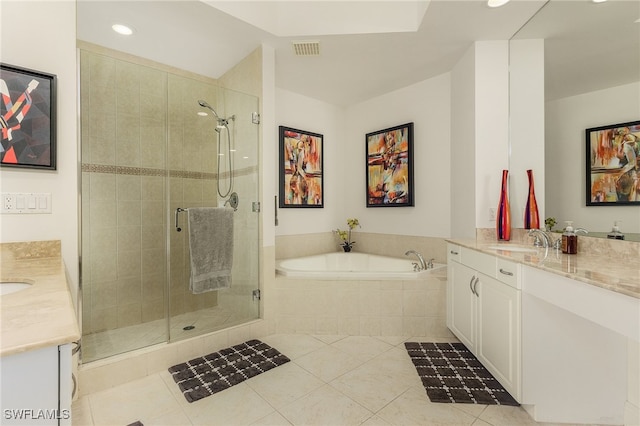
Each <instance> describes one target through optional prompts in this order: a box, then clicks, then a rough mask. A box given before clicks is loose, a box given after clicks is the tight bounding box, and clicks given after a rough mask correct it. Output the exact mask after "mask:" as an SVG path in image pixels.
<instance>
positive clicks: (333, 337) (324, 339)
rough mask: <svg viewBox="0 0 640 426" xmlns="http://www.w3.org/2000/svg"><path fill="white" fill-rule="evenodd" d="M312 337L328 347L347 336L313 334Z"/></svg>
mask: <svg viewBox="0 0 640 426" xmlns="http://www.w3.org/2000/svg"><path fill="white" fill-rule="evenodd" d="M313 337H315V338H316V339H318V340H320V341H322V342H324V343H326V344H327V345H330V344H332V343H334V342H337V341H338V340H340V339H344V338H345V337H347V336H346V335H342V334H314V335H313Z"/></svg>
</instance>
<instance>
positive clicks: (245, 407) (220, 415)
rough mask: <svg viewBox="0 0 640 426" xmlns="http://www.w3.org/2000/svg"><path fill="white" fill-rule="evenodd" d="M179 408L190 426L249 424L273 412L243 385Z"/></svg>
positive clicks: (258, 396) (253, 392) (260, 398)
mask: <svg viewBox="0 0 640 426" xmlns="http://www.w3.org/2000/svg"><path fill="white" fill-rule="evenodd" d="M181 406H182V409H183V410H184V412H185V414H186V415H187V417H188V418H189V420H191V423H192V424H194V425H207V426H209V425H211V426H213V425H225V426H226V425H235V424H238V425H246V424H251V423H253V422H255V421H257V420H258V419H261V418H263V417H265V416H267V415H268V414H271V413H272V412H274V409H273V407H272V406H271V405H269V403H267V401H265V400H264V399H263V398H262V397H260V395H258V394H257V393H256V392H255V391H254V390H253V389H251V388H250V387H249V386H247V384H246V383H245V382H243V383H239V384H237V385H235V386H232V387H231V388H229V389H225V390H223V391H222V392H218V393H216V394H213V395H211V396H208V397H206V398H202V399H200V400H198V401H195V402H192V403H186V404H181ZM143 423H144V422H143Z"/></svg>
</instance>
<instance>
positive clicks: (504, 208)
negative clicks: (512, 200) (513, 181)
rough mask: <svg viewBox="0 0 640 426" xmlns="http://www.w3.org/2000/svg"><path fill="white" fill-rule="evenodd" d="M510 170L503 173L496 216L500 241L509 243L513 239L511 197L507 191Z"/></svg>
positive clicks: (497, 233) (497, 234)
mask: <svg viewBox="0 0 640 426" xmlns="http://www.w3.org/2000/svg"><path fill="white" fill-rule="evenodd" d="M508 176H509V170H503V171H502V187H501V189H500V202H499V203H498V212H497V214H496V236H497V237H498V240H503V241H509V240H510V239H511V210H510V209H509V195H508V191H507V183H508V182H507V178H508Z"/></svg>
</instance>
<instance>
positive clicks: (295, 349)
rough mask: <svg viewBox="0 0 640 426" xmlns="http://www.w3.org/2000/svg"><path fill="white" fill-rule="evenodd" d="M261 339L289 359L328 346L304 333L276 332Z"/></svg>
mask: <svg viewBox="0 0 640 426" xmlns="http://www.w3.org/2000/svg"><path fill="white" fill-rule="evenodd" d="M260 340H261V341H263V342H264V343H266V344H267V345H270V346H272V347H273V348H275V349H277V350H278V351H280V352H281V353H282V354H284V355H286V356H287V357H289V359H296V358H299V357H301V356H303V355H306V354H308V353H309V352H313V351H315V350H316V349H320V348H322V347H324V346H326V344H325V343H323V342H321V341H320V340H318V339H316V338H315V337H313V336H307V335H304V334H275V335H273V336H267V337H265V338H263V339H260Z"/></svg>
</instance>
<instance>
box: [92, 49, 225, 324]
mask: <svg viewBox="0 0 640 426" xmlns="http://www.w3.org/2000/svg"><path fill="white" fill-rule="evenodd" d="M80 58H81V59H80V60H81V65H80V88H81V92H80V93H81V123H82V137H81V146H82V271H81V274H82V285H83V333H85V334H86V333H92V332H98V331H104V330H110V329H114V328H120V327H125V326H129V325H134V324H139V323H142V322H147V321H153V320H156V319H160V318H163V317H165V316H166V310H167V309H166V306H167V304H166V296H167V295H166V294H165V291H166V290H165V289H166V288H167V285H166V279H167V278H166V277H167V272H168V270H169V269H170V271H171V273H170V279H171V285H170V296H171V314H172V315H174V314H180V313H183V312H186V311H191V310H195V309H201V308H205V307H209V306H214V305H216V303H217V297H216V293H215V292H213V293H208V294H206V295H201V296H195V295H193V294H191V293H190V292H189V288H188V274H189V272H188V257H187V250H186V240H185V234H186V233H185V232H181V233H178V232H175V229H173V227H171V230H170V244H171V251H172V258H171V263H170V268H167V247H166V245H167V237H166V230H167V229H168V223H167V222H168V221H173V216H172V215H169V214H168V212H167V209H166V204H167V193H169V197H170V198H169V207H170V211H171V212H172V211H175V208H177V207H182V208H187V207H191V206H214V205H216V203H217V201H216V200H217V196H216V192H215V179H216V173H217V170H216V164H215V159H216V154H215V143H212V138H213V136H212V134H211V133H212V131H211V129H212V128H213V127H212V126H211V124H212V123H211V122H210V121H209V122H207V121H206V120H202V118H205V119H208V120H210V119H211V118H210V117H199V116H197V114H196V113H197V111H199V110H200V107H199V106H198V104H197V100H198V99H203V98H204V99H206V100H207V101H208V102H209V103H210V104H211V105H215V104H216V97H217V87H216V82H215V80H210V81H206V79H203V78H199V79H192V78H189V77H184V76H179V75H174V74H172V73H171V72H168V71H167V70H163V69H156V68H155V67H154V66H153V65H152V64H150V63H149V62H148V61H144V60H141V61H140V62H141V63H136V62H135V60H133V59H132V58H131V57H126V58H125V59H122V58H120V57H118V55H117V54H115V55H111V54H110V53H109V51H95V52H94V51H90V50H85V49H81V56H80ZM181 220H182V221H185V220H186V217H181Z"/></svg>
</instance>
